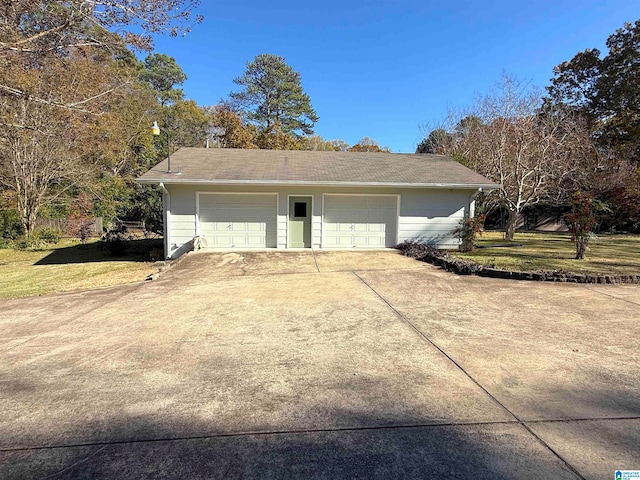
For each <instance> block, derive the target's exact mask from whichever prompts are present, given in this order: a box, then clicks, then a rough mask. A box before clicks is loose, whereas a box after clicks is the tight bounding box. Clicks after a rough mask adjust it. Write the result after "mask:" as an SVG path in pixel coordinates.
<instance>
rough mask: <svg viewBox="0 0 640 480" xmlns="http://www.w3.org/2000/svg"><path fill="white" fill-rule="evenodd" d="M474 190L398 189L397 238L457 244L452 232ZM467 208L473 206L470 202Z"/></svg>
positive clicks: (453, 246)
mask: <svg viewBox="0 0 640 480" xmlns="http://www.w3.org/2000/svg"><path fill="white" fill-rule="evenodd" d="M473 193H475V190H446V189H442V190H436V189H430V190H427V189H424V190H423V189H420V190H409V191H404V192H403V193H402V197H401V198H402V204H401V206H400V219H399V222H400V226H399V232H400V235H399V238H398V240H399V242H398V243H400V242H403V241H405V240H412V239H420V240H421V241H424V242H426V243H429V244H434V245H437V246H438V247H439V248H457V247H458V245H459V244H460V241H459V239H458V238H456V236H455V234H454V233H453V232H454V231H455V229H456V228H458V226H459V222H460V220H462V218H463V217H464V215H465V210H466V211H467V212H469V213H471V212H470V211H469V209H470V205H469V198H470V196H471V195H472V194H473ZM471 208H473V207H472V206H471Z"/></svg>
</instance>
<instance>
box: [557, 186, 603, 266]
mask: <svg viewBox="0 0 640 480" xmlns="http://www.w3.org/2000/svg"><path fill="white" fill-rule="evenodd" d="M564 221H565V223H566V224H567V227H568V228H569V232H571V240H572V241H573V242H574V243H575V246H576V260H582V259H584V254H585V252H586V251H587V248H589V241H590V240H591V239H592V238H593V237H594V234H593V229H594V228H595V226H596V225H597V221H596V205H595V201H594V199H593V197H591V196H589V195H585V194H584V193H582V192H576V194H575V195H574V196H573V201H572V202H571V212H570V213H568V214H566V215H565V216H564Z"/></svg>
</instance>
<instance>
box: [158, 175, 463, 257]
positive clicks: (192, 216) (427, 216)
mask: <svg viewBox="0 0 640 480" xmlns="http://www.w3.org/2000/svg"><path fill="white" fill-rule="evenodd" d="M165 187H166V188H167V190H168V191H169V193H170V199H168V201H166V203H165V204H166V205H168V206H170V210H169V212H168V215H167V217H168V224H169V236H168V238H169V243H170V245H169V251H170V253H171V254H172V255H173V254H174V253H175V252H176V251H177V250H178V249H179V248H180V247H181V246H182V245H185V244H187V243H188V242H189V241H191V240H192V239H193V238H194V237H195V236H197V235H198V232H197V227H196V225H197V222H198V218H197V214H196V211H197V207H196V197H197V192H237V193H242V192H246V193H257V192H263V193H277V194H278V209H277V221H276V224H277V229H278V230H277V248H287V227H288V221H287V219H288V210H289V197H290V196H311V197H312V207H311V210H312V217H311V226H312V234H311V246H312V248H321V242H322V206H323V194H330V193H336V194H361V195H366V194H370V195H376V194H378V195H399V209H398V210H399V218H398V224H397V243H400V242H402V241H404V240H411V239H418V238H419V239H421V240H423V241H426V242H428V243H432V244H434V245H437V246H438V247H439V248H456V247H457V246H458V244H459V241H458V239H457V238H455V235H453V231H454V230H455V229H456V228H457V227H458V223H459V221H460V219H462V218H463V216H464V215H465V212H467V213H468V212H469V211H470V208H472V206H471V204H470V199H471V195H473V194H474V193H475V190H474V189H469V190H462V189H458V190H452V189H446V188H441V189H417V188H415V189H414V188H404V189H399V188H369V187H367V188H355V187H304V186H301V187H295V186H291V187H289V186H287V187H277V186H272V187H269V186H266V187H256V186H243V185H225V186H209V185H166V184H165Z"/></svg>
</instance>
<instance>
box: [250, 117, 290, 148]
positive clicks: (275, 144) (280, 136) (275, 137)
mask: <svg viewBox="0 0 640 480" xmlns="http://www.w3.org/2000/svg"><path fill="white" fill-rule="evenodd" d="M255 142H256V145H257V146H258V148H260V149H262V150H300V148H301V146H300V142H299V141H298V139H297V138H296V137H295V136H293V135H292V134H290V133H286V132H285V131H284V130H283V129H282V126H281V125H280V123H278V122H276V123H274V124H273V125H271V127H269V128H268V129H266V130H259V131H258V132H257V133H256V136H255Z"/></svg>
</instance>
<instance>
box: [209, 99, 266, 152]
mask: <svg viewBox="0 0 640 480" xmlns="http://www.w3.org/2000/svg"><path fill="white" fill-rule="evenodd" d="M209 115H210V116H211V125H212V127H213V139H214V141H215V142H216V143H217V144H218V145H219V146H220V147H222V148H258V147H257V146H256V145H255V143H254V136H255V133H256V132H255V131H253V130H252V129H251V128H250V127H249V126H247V125H245V124H244V123H243V122H242V118H241V117H240V115H238V114H237V113H235V112H234V111H233V110H232V109H231V108H230V107H229V105H226V104H220V105H216V106H214V107H211V108H210V109H209Z"/></svg>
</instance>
